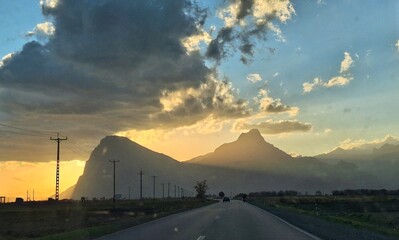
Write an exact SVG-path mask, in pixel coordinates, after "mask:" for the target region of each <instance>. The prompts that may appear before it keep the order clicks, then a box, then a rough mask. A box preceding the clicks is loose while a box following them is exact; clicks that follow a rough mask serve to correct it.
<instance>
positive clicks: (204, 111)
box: [0, 0, 399, 196]
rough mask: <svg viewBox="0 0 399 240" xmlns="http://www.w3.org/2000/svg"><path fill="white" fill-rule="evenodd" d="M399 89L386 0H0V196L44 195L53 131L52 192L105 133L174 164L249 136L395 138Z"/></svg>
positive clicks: (326, 147) (74, 173) (317, 148)
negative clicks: (57, 176)
mask: <svg viewBox="0 0 399 240" xmlns="http://www.w3.org/2000/svg"><path fill="white" fill-rule="evenodd" d="M398 91H399V2H398V1H396V0H386V1H384V3H383V4H382V3H381V2H379V1H374V0H339V1H335V0H334V1H333V0H306V1H299V0H296V1H295V0H292V1H289V0H281V1H278V0H252V1H241V0H219V1H213V0H212V1H210V0H208V1H205V0H204V1H197V2H190V1H185V0H154V1H132V0H120V1H110V0H101V1H98V0H88V1H63V0H40V1H39V0H37V1H35V0H29V1H28V0H14V1H6V0H0V166H2V167H1V168H0V176H1V178H2V179H0V180H1V182H7V183H9V186H8V187H7V188H5V187H4V186H3V184H2V186H1V187H0V195H7V196H16V195H23V196H25V194H26V190H27V189H33V188H35V189H37V190H36V191H37V192H41V193H42V195H43V196H46V195H51V194H52V192H53V190H51V188H52V187H53V185H54V184H53V182H51V181H50V180H46V181H44V180H37V181H36V180H35V181H32V179H37V175H35V174H34V173H33V172H37V171H39V172H41V173H42V174H45V176H46V178H45V179H51V176H54V175H55V173H54V172H55V163H54V159H55V154H56V144H55V142H54V141H50V140H49V137H55V136H56V134H57V133H58V132H59V133H60V134H61V136H63V137H68V140H67V141H63V142H62V143H61V149H62V150H61V151H62V152H61V159H62V161H63V162H64V164H65V165H62V166H61V167H62V168H64V169H65V171H64V173H65V174H64V175H62V173H63V170H61V191H63V190H65V189H66V188H68V187H69V186H71V185H73V184H74V182H76V180H77V178H78V177H79V176H80V175H81V174H82V172H83V168H84V162H85V161H86V160H87V159H88V158H89V154H90V152H91V150H92V149H93V148H94V147H95V146H96V145H97V144H98V143H99V142H100V140H101V139H102V138H103V137H104V136H107V135H120V136H126V137H129V138H130V139H132V140H133V141H136V142H138V143H139V144H142V145H143V146H146V147H148V148H150V149H152V150H154V151H158V152H162V153H165V154H167V155H170V156H171V157H174V158H176V159H177V160H179V161H184V160H188V159H191V158H193V157H196V156H198V155H203V154H206V153H208V152H211V151H213V150H214V149H215V148H216V147H218V146H219V145H221V144H223V143H226V142H231V141H234V140H235V139H236V138H237V137H238V136H239V134H240V133H241V132H246V131H248V130H250V129H252V128H258V129H259V130H260V132H261V133H262V135H263V137H264V138H265V140H266V141H268V142H270V143H272V144H273V145H275V146H277V147H279V148H280V149H282V150H284V151H286V152H287V153H291V154H293V155H304V156H314V155H317V154H320V153H324V152H328V151H331V150H333V149H334V148H336V147H339V146H352V145H353V144H355V145H356V143H367V142H375V141H383V140H384V139H385V138H386V137H389V136H392V137H393V138H396V136H399V125H398V124H397V119H399V112H398V111H397V109H398V102H399V94H398ZM351 143H353V144H352V145H351ZM9 169H14V170H13V171H14V172H15V174H14V173H13V172H11V171H9ZM32 169H35V171H32ZM36 170H37V171H36ZM11 173H12V174H11ZM66 173H67V174H66ZM11 175H12V176H14V175H17V176H15V178H14V180H10V178H12V177H10V176H11ZM16 178H17V179H18V180H16ZM43 179H44V178H43ZM16 181H18V184H17V183H16ZM53 188H54V187H53Z"/></svg>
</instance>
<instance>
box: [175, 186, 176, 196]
mask: <svg viewBox="0 0 399 240" xmlns="http://www.w3.org/2000/svg"><path fill="white" fill-rule="evenodd" d="M175 198H176V184H175Z"/></svg>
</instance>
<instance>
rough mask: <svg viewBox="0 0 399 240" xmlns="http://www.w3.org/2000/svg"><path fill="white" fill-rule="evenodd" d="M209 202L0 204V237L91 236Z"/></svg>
mask: <svg viewBox="0 0 399 240" xmlns="http://www.w3.org/2000/svg"><path fill="white" fill-rule="evenodd" d="M211 203H213V202H212V201H205V202H204V201H200V200H197V199H188V198H187V199H184V200H181V199H168V200H144V201H133V200H123V201H117V203H116V206H115V209H113V207H112V201H86V202H84V203H82V202H77V201H60V202H28V203H24V204H19V205H18V204H0V239H31V238H39V239H92V238H95V237H99V236H102V235H105V234H108V233H112V232H115V231H118V230H121V229H124V228H127V227H130V226H134V225H137V224H140V223H144V222H147V221H151V220H154V219H157V218H160V217H163V216H167V215H169V214H173V213H177V212H182V211H186V210H189V209H193V208H197V207H201V206H204V205H208V204H211Z"/></svg>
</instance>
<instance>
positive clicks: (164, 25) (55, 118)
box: [0, 0, 249, 160]
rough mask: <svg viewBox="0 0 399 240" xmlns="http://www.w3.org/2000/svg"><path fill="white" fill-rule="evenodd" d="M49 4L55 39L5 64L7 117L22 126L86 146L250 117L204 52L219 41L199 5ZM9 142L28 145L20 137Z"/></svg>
mask: <svg viewBox="0 0 399 240" xmlns="http://www.w3.org/2000/svg"><path fill="white" fill-rule="evenodd" d="M40 3H41V6H42V11H43V14H44V15H45V16H46V17H47V18H48V19H50V20H51V22H52V23H50V22H47V23H43V24H38V25H37V26H36V28H35V31H36V32H37V34H38V33H39V32H40V33H42V34H44V35H46V36H47V35H51V37H50V38H48V39H47V40H46V41H43V42H42V41H40V42H38V41H31V42H28V43H26V44H25V45H24V46H23V48H22V49H21V50H20V51H19V52H16V53H14V54H9V55H7V56H5V57H4V58H3V59H2V60H1V67H0V109H1V116H4V115H6V116H7V120H8V121H10V122H12V125H17V126H31V127H34V128H36V129H45V130H49V131H55V132H57V131H61V132H67V133H68V136H69V137H71V136H72V137H74V138H77V139H79V144H84V143H85V142H87V141H90V142H91V143H93V142H94V141H96V140H97V139H99V138H101V137H103V136H104V135H109V134H113V133H115V132H120V131H126V130H129V129H133V128H134V129H137V130H146V129H151V128H173V127H182V126H188V125H192V124H195V123H196V122H198V121H201V120H203V119H206V118H207V117H208V116H210V115H211V114H212V116H213V117H214V118H216V119H220V120H223V119H226V118H233V119H234V118H237V117H242V116H246V115H247V114H249V109H247V103H246V101H245V100H242V99H240V98H239V96H238V90H236V89H234V88H233V86H232V85H231V83H230V82H228V81H227V80H226V81H221V80H220V79H218V77H217V76H216V69H213V68H209V67H207V66H206V65H205V60H206V59H205V57H204V56H202V55H201V54H200V53H199V51H197V49H198V48H197V47H198V44H199V43H200V42H201V41H203V42H205V43H206V42H209V40H210V39H209V35H208V34H209V33H206V32H205V31H204V30H203V25H204V21H205V19H206V15H207V12H206V11H205V10H203V9H200V7H199V6H197V5H196V4H195V3H192V2H189V1H186V0H155V1H130V0H118V1H111V0H104V1H66V0H59V1H55V0H42V1H41V2H40ZM35 34H36V33H35ZM187 52H189V54H187ZM179 94H180V95H179ZM183 94H188V95H183ZM168 96H173V97H176V99H173V100H172V99H171V98H169V97H168ZM0 138H1V139H3V138H4V139H5V138H8V139H10V140H12V141H14V142H19V138H18V137H16V136H13V137H12V138H10V136H9V135H7V136H1V137H0ZM4 139H3V140H1V142H3V141H5V140H4ZM45 139H46V141H47V140H48V136H46V138H45ZM35 148H37V149H41V148H40V147H38V146H35V145H30V144H25V145H21V149H24V151H20V152H21V153H20V154H15V151H14V152H12V149H8V150H7V149H6V148H1V149H2V150H1V152H2V157H1V159H0V160H3V159H8V160H9V159H10V158H12V159H13V160H26V154H25V153H26V152H27V151H32V152H33V151H36V150H34V149H35ZM3 149H5V150H4V151H7V152H4V151H3ZM41 150H43V149H41ZM43 152H45V150H43ZM13 154H14V155H13ZM43 156H44V155H40V156H38V158H41V159H46V160H49V158H50V156H51V154H49V155H45V157H43Z"/></svg>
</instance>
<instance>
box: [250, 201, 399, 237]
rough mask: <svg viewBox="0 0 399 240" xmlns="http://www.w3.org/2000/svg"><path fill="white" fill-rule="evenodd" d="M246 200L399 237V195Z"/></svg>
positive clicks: (258, 204)
mask: <svg viewBox="0 0 399 240" xmlns="http://www.w3.org/2000/svg"><path fill="white" fill-rule="evenodd" d="M249 202H251V203H253V204H254V205H257V206H259V207H262V206H268V207H272V208H277V209H285V210H289V211H293V212H297V213H301V214H305V215H311V216H315V217H318V218H321V219H324V220H327V221H331V222H335V223H340V224H345V225H350V226H352V227H355V228H359V229H366V230H370V231H374V232H378V233H382V234H385V235H389V236H395V237H399V196H289V197H262V198H261V197H259V198H252V199H249Z"/></svg>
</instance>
